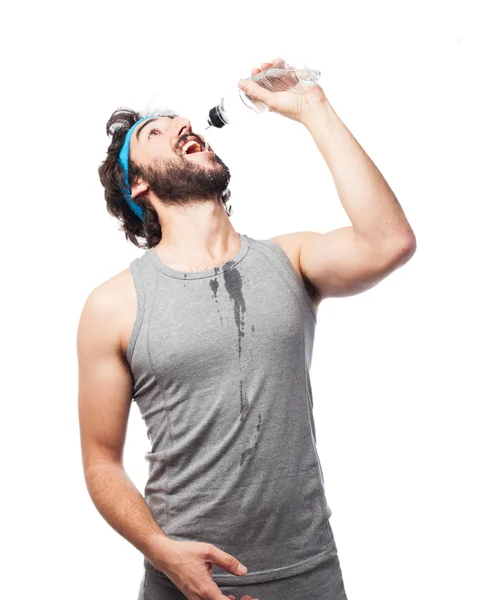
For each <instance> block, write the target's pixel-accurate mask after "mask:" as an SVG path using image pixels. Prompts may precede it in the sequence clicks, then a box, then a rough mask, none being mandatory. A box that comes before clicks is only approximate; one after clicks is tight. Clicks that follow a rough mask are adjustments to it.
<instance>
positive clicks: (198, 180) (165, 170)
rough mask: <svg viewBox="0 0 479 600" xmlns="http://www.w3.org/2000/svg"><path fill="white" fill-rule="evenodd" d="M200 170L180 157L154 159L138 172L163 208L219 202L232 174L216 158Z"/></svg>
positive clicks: (182, 156) (199, 166) (190, 161)
mask: <svg viewBox="0 0 479 600" xmlns="http://www.w3.org/2000/svg"><path fill="white" fill-rule="evenodd" d="M208 160H209V162H210V163H211V166H210V165H208V166H203V165H200V164H196V163H194V162H193V161H192V160H189V159H188V158H186V155H184V154H179V155H178V157H175V158H171V159H160V158H159V159H157V161H156V162H155V163H153V165H148V166H147V167H143V168H142V169H141V175H142V177H143V178H144V180H145V181H146V182H147V183H148V185H149V186H150V189H151V191H152V192H153V193H154V194H155V196H156V197H157V198H159V200H160V201H161V202H163V203H164V204H168V205H180V206H186V205H190V204H193V203H196V202H197V201H199V202H201V201H204V200H210V201H211V199H212V198H215V199H216V200H218V199H219V198H220V197H221V196H222V195H223V194H224V192H226V190H227V188H228V184H229V182H230V178H231V173H230V170H229V169H228V167H227V166H226V165H225V163H224V162H223V161H222V160H221V158H220V157H219V156H217V155H216V154H214V155H213V156H212V157H211V158H209V159H208Z"/></svg>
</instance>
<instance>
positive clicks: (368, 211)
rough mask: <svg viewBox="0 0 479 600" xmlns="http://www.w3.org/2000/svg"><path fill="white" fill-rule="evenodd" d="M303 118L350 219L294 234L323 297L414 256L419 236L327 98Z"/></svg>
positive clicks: (365, 283)
mask: <svg viewBox="0 0 479 600" xmlns="http://www.w3.org/2000/svg"><path fill="white" fill-rule="evenodd" d="M300 122H301V123H303V125H304V126H305V127H306V128H307V129H308V131H309V132H310V134H311V136H312V137H313V139H314V141H315V143H316V145H317V147H318V149H319V151H320V152H321V154H322V156H323V158H324V160H325V161H326V164H327V166H328V168H329V170H330V172H331V175H332V177H333V180H334V183H335V186H336V190H337V192H338V195H339V199H340V201H341V203H342V205H343V207H344V210H345V211H346V213H347V215H348V217H349V219H350V221H351V224H352V225H351V226H349V227H342V228H340V229H335V230H333V231H330V232H327V233H324V234H321V233H317V232H314V231H310V232H308V231H307V232H300V233H298V234H292V235H293V236H296V239H297V244H298V252H299V262H300V268H301V271H302V273H303V274H304V276H305V277H306V278H307V279H308V280H309V281H310V282H311V284H312V285H313V286H314V288H316V290H317V291H318V294H319V297H320V298H321V299H323V298H325V297H328V296H348V295H352V294H356V293H359V292H362V291H364V290H366V289H368V288H370V287H372V286H373V285H375V284H377V283H378V282H379V281H381V279H383V278H384V277H386V276H387V275H389V274H390V273H391V272H392V271H394V270H395V269H397V268H398V267H400V266H401V265H403V264H404V263H406V262H407V261H408V260H409V259H410V258H411V257H412V256H413V254H414V252H415V250H416V238H415V235H414V233H413V231H412V229H411V226H410V225H409V223H408V220H407V219H406V216H405V214H404V212H403V210H402V208H401V206H400V204H399V202H398V200H397V198H396V196H395V195H394V193H393V191H392V190H391V188H390V187H389V185H388V183H387V182H386V180H385V179H384V177H383V176H382V175H381V173H380V171H379V170H378V168H377V167H376V165H375V164H374V163H373V161H372V160H371V159H370V158H369V156H368V155H367V154H366V152H365V151H364V150H363V148H362V147H361V146H360V144H359V143H358V142H357V140H356V139H355V138H354V136H353V135H352V133H351V132H350V131H349V130H348V128H347V127H346V126H345V125H344V123H343V122H342V121H341V119H340V118H339V117H338V115H337V114H336V112H335V111H334V109H333V107H332V106H331V104H330V103H329V102H328V101H327V100H326V99H324V100H323V101H322V102H320V103H318V104H315V105H313V106H311V107H310V108H309V109H307V110H305V111H304V112H303V114H302V116H301V120H300Z"/></svg>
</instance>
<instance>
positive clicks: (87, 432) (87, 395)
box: [77, 282, 171, 568]
mask: <svg viewBox="0 0 479 600" xmlns="http://www.w3.org/2000/svg"><path fill="white" fill-rule="evenodd" d="M118 314H119V309H118V306H117V300H115V294H114V293H113V291H112V288H111V283H110V282H106V283H105V284H103V285H101V286H99V287H97V288H95V289H94V290H93V291H92V292H91V293H90V295H89V296H88V298H87V299H86V301H85V305H84V307H83V310H82V314H81V316H80V321H79V325H78V332H77V354H78V385H79V390H78V413H79V421H80V439H81V451H82V461H83V471H84V475H85V481H86V484H87V488H88V492H89V494H90V497H91V499H92V501H93V503H94V505H95V506H96V508H97V509H98V511H99V512H100V514H101V515H102V516H103V518H104V519H105V520H106V521H107V522H108V523H109V524H110V525H111V527H113V529H115V530H116V531H117V532H118V533H119V534H120V535H121V536H123V537H124V538H125V539H127V540H128V541H129V542H130V543H131V544H133V545H134V546H135V547H136V548H137V549H138V550H139V551H140V552H142V554H143V555H144V556H145V558H146V559H147V560H149V561H150V562H152V563H153V564H154V566H156V567H157V568H160V564H159V562H160V561H161V557H162V555H163V554H164V553H165V552H166V546H167V544H168V542H169V541H171V540H170V538H168V537H167V535H166V534H165V533H164V532H163V531H162V529H161V528H160V527H159V525H158V524H157V522H156V521H155V519H154V517H153V515H152V513H151V511H150V508H149V506H148V504H147V503H146V501H145V499H144V497H143V496H142V495H141V494H140V492H139V490H138V489H137V488H136V487H135V485H134V484H133V482H132V480H131V479H130V478H129V476H128V474H127V473H126V471H125V470H124V468H123V448H124V443H125V438H126V430H127V421H128V416H129V411H130V407H131V398H132V377H131V372H130V369H129V367H128V365H127V363H126V361H125V358H124V356H123V353H122V351H121V346H120V339H119V334H118V331H119V328H118V323H119V319H118Z"/></svg>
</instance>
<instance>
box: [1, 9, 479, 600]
mask: <svg viewBox="0 0 479 600" xmlns="http://www.w3.org/2000/svg"><path fill="white" fill-rule="evenodd" d="M473 4H474V3H473V2H472V0H471V1H470V2H465V1H461V2H457V1H455V2H452V1H449V2H437V1H436V2H432V1H431V2H426V1H424V0H423V1H419V2H418V1H414V2H412V1H410V0H409V1H402V2H396V3H393V2H382V3H380V2H371V1H363V2H359V3H358V2H352V1H336V2H334V3H333V2H328V3H319V2H314V3H312V2H311V3H310V2H306V1H304V0H303V1H301V0H298V1H296V2H294V3H287V4H284V5H283V4H281V3H279V2H275V3H273V2H258V1H257V2H251V3H248V2H241V3H239V2H238V3H231V4H229V3H227V2H199V1H198V2H187V1H183V2H176V3H174V2H169V3H163V2H139V1H136V2H122V1H119V0H116V1H115V2H112V1H108V2H107V1H105V2H102V1H100V0H99V1H97V2H95V3H90V2H86V3H85V2H83V3H75V4H71V3H68V2H62V3H61V2H49V1H43V2H36V3H34V2H23V3H17V4H15V8H12V7H10V8H7V9H2V12H3V15H2V18H1V22H2V35H1V41H0V43H1V46H2V48H1V50H2V87H3V92H2V94H1V102H2V109H1V123H2V125H1V134H0V135H1V153H2V160H1V167H2V176H1V181H2V188H3V189H2V207H3V214H2V217H3V218H2V225H1V231H2V235H1V238H2V253H1V257H2V275H3V277H2V290H3V291H2V299H3V308H2V311H1V318H2V323H1V330H2V340H3V349H2V372H3V376H2V379H3V385H2V403H1V407H2V418H1V432H0V434H1V435H0V439H1V443H2V452H1V460H2V465H1V466H2V489H3V494H2V507H1V512H0V514H1V518H2V524H1V536H0V539H1V544H2V548H3V558H2V572H3V574H2V577H1V578H0V594H1V596H2V597H5V598H7V597H8V598H12V599H13V598H37V597H38V598H49V599H50V600H54V599H58V600H64V599H65V598H68V599H69V600H77V599H78V600H79V599H82V600H84V599H86V598H88V600H100V599H101V600H103V599H106V598H108V599H110V598H115V599H117V600H123V599H124V600H127V599H129V600H131V599H133V598H136V596H137V593H138V588H139V584H140V580H141V575H142V560H143V557H142V555H141V554H140V553H139V552H138V551H137V550H136V549H135V548H134V547H133V546H132V545H131V544H129V542H127V541H126V540H124V538H122V537H121V536H119V535H118V534H117V533H116V532H115V531H114V530H113V529H112V528H111V527H110V526H109V525H108V524H107V523H106V521H104V520H103V519H102V517H101V515H100V514H99V513H98V512H97V511H96V509H95V508H94V505H93V503H92V502H91V500H90V497H89V495H88V493H87V490H86V486H85V483H84V480H83V472H82V465H81V455H80V445H79V428H78V417H77V363H76V329H77V324H78V319H79V315H80V312H81V309H82V307H83V303H84V301H85V299H86V297H87V295H88V294H89V292H90V291H91V290H92V289H93V288H94V287H96V286H97V285H99V284H100V283H101V282H103V281H104V280H106V279H107V278H109V277H111V276H113V275H114V274H115V273H117V272H119V271H120V270H123V269H124V268H125V267H126V266H127V265H128V263H129V262H130V261H131V260H132V259H133V258H135V257H136V256H139V255H140V254H141V253H142V250H139V249H137V248H135V247H134V246H132V245H131V244H129V243H127V242H126V241H125V239H124V236H123V234H122V233H121V232H120V231H119V228H118V224H117V222H116V221H115V220H114V219H113V218H112V217H111V216H110V215H109V214H108V213H107V211H106V208H105V202H104V200H103V190H102V188H101V186H100V183H99V180H98V176H97V168H98V166H99V164H100V162H101V161H102V160H103V158H104V155H105V152H106V149H107V146H108V143H109V139H108V138H107V136H106V134H105V125H106V121H107V119H108V117H109V116H110V114H111V113H112V112H113V110H115V109H116V108H118V107H119V106H129V107H131V108H136V109H140V110H141V109H142V108H143V107H144V106H145V105H146V103H147V102H148V101H150V100H151V98H152V97H156V98H158V99H159V101H160V102H161V104H162V105H167V106H171V107H172V108H173V109H176V110H177V111H178V112H180V113H181V114H183V115H184V116H188V117H190V118H191V120H192V123H193V129H194V130H195V126H197V127H196V129H198V130H199V127H200V123H201V122H202V119H204V117H205V116H206V113H207V111H208V109H209V108H210V106H212V105H213V104H215V103H217V102H218V101H219V99H220V98H221V96H222V95H223V93H224V92H225V91H227V89H230V88H231V86H233V87H234V86H235V84H236V81H237V80H238V79H239V78H240V77H245V76H248V75H249V74H250V70H251V68H253V67H255V66H258V65H259V63H260V62H262V61H265V60H270V59H271V58H273V57H275V56H283V57H285V58H286V59H291V61H292V59H293V58H294V59H296V58H297V59H298V60H303V59H304V60H306V61H307V64H309V66H312V67H316V68H318V69H319V70H320V71H321V81H320V83H321V85H322V87H323V89H324V91H325V93H326V95H327V96H328V98H329V100H330V102H331V104H332V105H333V107H334V108H335V110H336V112H337V113H338V115H339V116H340V118H341V119H342V120H343V122H344V123H345V124H346V125H347V126H348V128H349V129H350V130H351V132H352V133H353V134H354V135H355V137H356V138H357V139H358V141H359V142H360V143H361V145H362V146H363V148H364V149H365V150H366V152H367V153H368V154H369V155H370V156H371V158H372V159H373V161H374V162H375V163H376V165H377V166H378V168H379V169H380V170H381V172H382V173H383V175H384V176H385V178H386V179H387V181H388V183H389V184H390V185H391V187H392V189H393V190H394V192H395V193H396V195H397V197H398V199H399V201H400V202H401V205H402V206H403V208H404V211H405V213H406V215H407V217H408V219H409V221H410V223H411V225H412V227H413V229H414V231H415V233H416V237H417V252H416V254H415V256H414V257H413V259H412V260H411V261H410V262H409V263H407V264H406V265H405V266H404V267H403V268H401V269H399V270H398V271H396V272H394V273H393V274H392V275H390V276H389V277H388V278H387V279H386V280H384V281H383V282H381V283H380V284H379V285H378V286H377V287H375V288H373V289H372V290H370V291H367V292H365V293H363V294H360V295H357V296H353V297H350V298H344V299H334V300H327V301H325V302H324V303H323V304H322V305H321V307H320V309H319V318H318V326H317V331H316V346H315V351H314V359H313V367H312V383H313V397H314V406H315V418H316V429H317V437H318V452H319V456H320V458H321V462H322V466H323V470H324V475H325V484H326V493H327V497H328V501H329V504H330V506H331V508H332V511H333V516H332V517H331V524H332V526H333V530H334V533H335V537H336V542H337V546H338V550H339V557H340V561H341V566H342V570H343V576H344V581H345V585H346V591H347V593H348V597H349V600H386V599H387V600H405V599H406V598H407V599H408V600H425V599H429V598H430V599H434V600H443V599H444V600H446V599H447V600H450V599H452V598H454V599H461V600H472V599H477V598H479V585H478V581H477V564H478V553H477V539H478V535H479V527H478V518H477V510H478V506H479V497H478V488H477V478H478V465H477V457H478V445H477V417H476V416H475V415H476V412H475V411H476V409H477V404H478V400H479V393H478V383H477V367H478V351H477V340H478V334H479V331H478V329H479V328H478V318H477V311H478V296H477V273H478V268H477V260H478V255H479V253H478V250H479V248H478V241H477V217H478V209H477V203H478V200H479V198H478V185H477V174H478V172H479V169H478V163H479V152H478V146H477V140H478V134H479V127H478V116H477V114H478V106H479V94H478V83H477V73H478V56H479V52H478V43H477V20H474V18H473V12H474V9H473ZM210 143H211V144H212V145H213V148H214V149H215V150H216V151H217V153H218V154H219V155H220V156H221V157H222V158H223V160H224V161H225V162H226V164H228V166H229V167H230V169H231V171H232V183H231V190H232V199H231V204H232V205H233V208H234V213H233V215H232V217H231V218H232V222H233V225H234V227H235V229H236V230H237V231H239V232H241V233H246V234H247V235H249V236H251V237H254V238H258V239H261V238H267V237H272V236H273V235H278V234H282V233H288V232H292V231H303V230H315V231H320V232H325V231H328V230H330V229H333V228H336V227H342V226H344V225H348V224H349V221H348V219H347V217H346V214H345V212H344V210H343V209H342V206H341V204H340V201H339V199H338V197H337V194H336V190H335V187H334V184H333V181H332V178H331V175H330V173H329V170H328V169H327V167H326V165H325V162H324V160H323V158H322V157H321V155H320V153H319V151H318V150H317V148H316V146H315V145H314V142H313V141H312V139H311V137H310V136H309V134H308V132H307V131H306V130H305V129H304V128H302V127H301V126H300V125H298V124H297V123H294V122H292V121H288V120H287V119H285V118H281V117H279V116H278V115H272V114H269V115H262V116H259V117H255V120H254V121H251V122H250V123H249V124H247V125H246V126H242V127H234V126H233V125H230V126H228V127H226V128H224V129H223V130H217V131H212V132H211V135H210ZM147 450H148V439H147V437H146V430H145V427H144V423H143V421H142V420H141V417H140V415H139V411H138V408H137V406H136V405H133V407H132V411H131V417H130V422H129V429H128V437H127V445H126V449H125V467H126V470H127V472H128V473H129V475H130V477H131V478H132V479H133V480H134V482H135V484H136V485H137V486H138V488H139V489H140V490H141V491H143V487H144V484H145V481H146V475H147V463H146V461H145V460H144V453H145V452H146V451H147ZM205 541H207V540H205ZM239 558H241V557H239ZM248 566H250V567H254V565H248ZM260 600H268V599H260ZM314 600H316V599H314ZM318 600H319V599H318Z"/></svg>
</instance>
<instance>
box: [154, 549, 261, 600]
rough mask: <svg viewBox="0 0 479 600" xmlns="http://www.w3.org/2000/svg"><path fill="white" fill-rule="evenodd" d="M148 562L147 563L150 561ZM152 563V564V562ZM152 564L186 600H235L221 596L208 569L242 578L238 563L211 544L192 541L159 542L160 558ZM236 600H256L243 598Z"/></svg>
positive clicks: (247, 596)
mask: <svg viewBox="0 0 479 600" xmlns="http://www.w3.org/2000/svg"><path fill="white" fill-rule="evenodd" d="M150 562H151V559H150ZM155 562H156V561H155ZM158 563H159V564H153V566H154V567H155V568H158V569H159V570H161V571H162V572H163V573H164V574H165V575H166V576H167V577H168V578H169V579H170V580H171V581H172V582H173V583H174V584H175V585H176V587H177V588H178V589H179V590H180V591H181V592H182V593H183V594H184V595H185V596H186V597H187V598H188V600H198V599H199V598H201V600H235V596H232V595H229V596H224V595H223V593H222V591H221V590H220V588H219V587H218V586H217V584H216V583H215V582H214V581H213V578H212V576H211V573H212V565H213V564H215V565H218V566H220V567H221V568H222V569H224V570H225V571H228V572H229V573H232V574H233V575H238V576H239V577H240V576H241V575H244V573H243V572H239V571H238V568H239V567H240V566H241V563H240V562H239V560H238V559H236V558H235V557H234V556H231V554H228V553H227V552H224V551H223V550H220V549H219V548H217V547H216V546H214V545H213V544H207V543H203V542H194V541H178V540H171V539H170V540H168V542H167V546H166V547H165V541H164V540H163V541H162V558H161V560H159V561H158ZM240 600H258V599H253V598H252V597H251V596H249V595H246V596H243V597H242V598H241V599H240Z"/></svg>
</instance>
